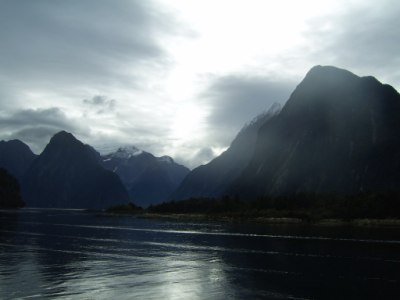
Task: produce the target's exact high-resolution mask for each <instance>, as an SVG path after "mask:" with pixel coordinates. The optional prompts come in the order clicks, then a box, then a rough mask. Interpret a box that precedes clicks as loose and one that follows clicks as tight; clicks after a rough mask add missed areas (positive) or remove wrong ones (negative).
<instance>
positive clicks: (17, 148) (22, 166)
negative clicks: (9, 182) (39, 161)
mask: <svg viewBox="0 0 400 300" xmlns="http://www.w3.org/2000/svg"><path fill="white" fill-rule="evenodd" d="M35 158H36V155H35V154H34V153H33V152H32V150H31V149H30V148H29V147H28V145H26V144H24V143H23V142H21V141H20V140H10V141H0V167H2V168H4V169H6V170H7V171H8V172H9V173H10V174H12V175H13V176H14V177H15V178H17V179H18V181H19V182H21V181H22V179H23V177H24V175H25V172H26V171H27V170H28V168H29V166H30V165H31V164H32V162H33V161H34V160H35Z"/></svg>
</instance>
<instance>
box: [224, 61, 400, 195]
mask: <svg viewBox="0 0 400 300" xmlns="http://www.w3.org/2000/svg"><path fill="white" fill-rule="evenodd" d="M399 190H400V95H399V94H398V93H397V91H396V90H395V89H394V88H392V87H391V86H389V85H385V84H381V83H380V82H379V81H378V80H376V79H375V78H374V77H358V76H356V75H354V74H352V73H350V72H348V71H346V70H342V69H338V68H335V67H322V66H317V67H314V68H312V69H311V70H310V71H309V73H308V74H307V76H306V77H305V78H304V80H303V81H302V82H301V83H300V84H299V85H298V86H297V88H296V89H295V91H294V92H293V93H292V95H291V96H290V98H289V100H288V101H287V103H286V105H285V106H284V107H283V109H282V111H281V112H280V113H279V114H278V115H276V116H274V117H273V118H271V119H270V120H268V121H267V122H266V123H265V124H264V125H263V126H262V127H261V128H260V130H259V134H258V139H257V144H256V147H255V152H254V155H253V157H252V159H251V161H250V163H249V165H248V166H247V167H246V168H245V170H244V171H243V173H242V174H241V176H240V177H239V178H238V179H237V180H236V181H235V182H234V184H232V185H231V186H230V187H229V189H228V191H229V193H230V194H233V195H240V196H241V197H242V198H246V199H251V198H256V197H260V196H280V195H296V194H301V193H305V194H323V193H335V194H347V195H349V194H357V193H360V192H366V191H370V192H388V191H399Z"/></svg>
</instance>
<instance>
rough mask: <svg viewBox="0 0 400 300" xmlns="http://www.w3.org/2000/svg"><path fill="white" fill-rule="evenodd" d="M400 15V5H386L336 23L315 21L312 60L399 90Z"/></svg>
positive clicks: (375, 5)
mask: <svg viewBox="0 0 400 300" xmlns="http://www.w3.org/2000/svg"><path fill="white" fill-rule="evenodd" d="M399 15H400V6H399V5H398V2H397V1H382V2H379V3H373V5H364V6H361V7H359V8H357V9H353V10H351V11H348V12H346V13H344V14H343V15H342V16H340V17H336V18H334V19H330V18H324V19H316V20H313V22H310V23H309V28H308V37H309V38H310V39H311V40H312V41H313V44H312V47H310V49H311V53H310V54H309V56H310V57H312V58H313V59H314V61H315V60H319V62H318V63H319V64H323V63H325V62H329V64H334V65H338V66H342V67H346V68H348V69H350V70H354V71H358V72H363V73H365V74H363V75H374V76H376V77H378V78H383V79H385V80H390V81H391V82H390V83H391V84H395V85H397V86H399V84H400V82H399V81H400V71H399V68H398V65H399V63H400V43H399V36H400V18H399Z"/></svg>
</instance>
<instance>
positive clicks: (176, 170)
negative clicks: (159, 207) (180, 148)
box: [102, 146, 189, 207]
mask: <svg viewBox="0 0 400 300" xmlns="http://www.w3.org/2000/svg"><path fill="white" fill-rule="evenodd" d="M102 164H103V166H104V167H105V168H106V169H108V170H111V171H113V172H115V173H116V174H118V175H119V177H120V178H121V180H122V182H123V184H124V185H125V187H126V189H127V190H128V192H129V194H130V196H131V198H132V199H133V200H134V202H135V203H136V204H138V205H140V206H144V207H146V206H149V205H151V204H157V203H160V202H163V201H166V200H167V199H168V197H169V196H170V195H171V193H172V192H173V191H174V190H175V189H176V188H177V187H178V186H179V184H180V183H181V182H182V180H183V178H184V177H185V176H186V175H187V174H188V173H189V169H188V168H186V167H184V166H182V165H179V164H177V163H175V162H174V160H173V159H172V158H171V157H169V156H162V157H155V156H154V155H152V154H150V153H148V152H145V151H142V150H139V149H137V148H136V147H134V146H128V147H121V148H119V149H118V150H117V151H115V152H113V153H110V154H107V155H104V156H103V157H102Z"/></svg>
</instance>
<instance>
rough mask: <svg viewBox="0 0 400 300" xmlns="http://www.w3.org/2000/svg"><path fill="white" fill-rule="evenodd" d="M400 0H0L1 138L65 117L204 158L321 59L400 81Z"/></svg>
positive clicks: (66, 123) (63, 121) (179, 155)
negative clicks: (399, 1)
mask: <svg viewBox="0 0 400 300" xmlns="http://www.w3.org/2000/svg"><path fill="white" fill-rule="evenodd" d="M399 15H400V5H399V4H398V2H396V1H394V0H381V1H369V0H362V1H358V0H331V1H329V0H327V1H323V0H318V1H317V0H302V1H296V0H279V1H278V0H276V1H275V0H202V1H200V0H146V1H143V0H118V1H112V0H68V1H64V0H35V1H25V0H0V139H4V140H10V139H20V140H22V141H23V142H25V143H27V144H28V145H29V146H30V147H31V149H32V150H33V151H34V152H35V153H40V152H41V151H42V150H43V148H44V147H45V146H46V144H47V143H48V141H49V139H50V138H51V136H52V135H54V134H55V133H56V132H58V131H60V130H66V131H69V132H71V133H73V134H74V135H75V136H76V137H77V138H78V139H80V140H81V141H83V142H84V143H88V144H90V145H92V146H94V147H95V148H96V149H98V150H100V151H105V150H104V149H110V146H111V147H112V146H119V145H127V144H131V145H135V146H136V147H138V148H140V149H143V150H145V151H148V152H151V153H153V154H154V155H156V156H161V155H170V156H172V157H173V158H174V159H175V160H176V161H177V162H179V163H182V164H185V165H186V166H188V167H190V168H194V167H196V166H198V165H200V164H204V163H206V162H208V161H209V160H211V159H212V158H213V157H215V156H216V155H219V154H220V153H221V152H222V151H224V150H225V149H226V148H227V147H228V146H229V144H230V143H231V141H232V140H233V138H234V137H235V135H236V134H237V133H238V131H239V130H240V129H241V128H242V127H243V126H244V125H245V124H246V123H249V122H250V121H251V120H252V119H253V118H254V117H256V116H257V115H259V114H261V113H262V112H264V111H266V110H268V108H269V107H270V106H271V105H272V104H273V103H276V102H277V103H281V104H284V103H285V101H286V100H287V99H288V98H289V96H290V94H291V92H292V91H293V89H294V88H295V87H296V85H297V84H298V83H299V82H300V81H301V80H302V78H304V76H305V74H306V73H307V71H308V70H309V69H310V68H311V67H313V66H314V65H334V66H337V67H340V68H345V69H348V70H350V71H352V72H353V73H355V74H357V75H360V76H366V75H373V76H375V77H376V78H378V80H380V81H381V82H384V83H388V84H390V85H392V86H393V87H394V88H396V89H397V90H399V89H400V43H399V38H400V18H399V17H398V16H399Z"/></svg>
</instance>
